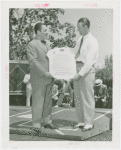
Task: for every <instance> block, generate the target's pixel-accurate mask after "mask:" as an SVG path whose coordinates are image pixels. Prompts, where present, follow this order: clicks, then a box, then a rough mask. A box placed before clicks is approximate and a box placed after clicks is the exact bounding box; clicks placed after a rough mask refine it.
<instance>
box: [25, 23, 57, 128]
mask: <svg viewBox="0 0 121 150" xmlns="http://www.w3.org/2000/svg"><path fill="white" fill-rule="evenodd" d="M35 34H36V37H35V38H34V39H33V40H32V41H31V42H30V43H29V44H28V49H27V56H28V60H29V63H30V66H31V71H30V75H31V84H32V89H33V90H32V122H33V129H37V130H41V125H42V123H44V127H45V128H51V129H56V126H54V125H53V124H52V120H51V115H50V113H51V108H52V86H53V84H54V79H53V77H52V76H51V74H50V73H49V60H48V58H47V56H46V54H47V52H48V50H49V49H50V47H49V44H48V43H47V41H45V39H46V37H47V35H48V33H47V28H46V26H45V25H43V24H41V23H37V24H36V25H35Z"/></svg>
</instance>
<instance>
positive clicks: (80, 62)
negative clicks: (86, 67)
mask: <svg viewBox="0 0 121 150" xmlns="http://www.w3.org/2000/svg"><path fill="white" fill-rule="evenodd" d="M76 63H83V62H82V61H76ZM83 64H84V63H83Z"/></svg>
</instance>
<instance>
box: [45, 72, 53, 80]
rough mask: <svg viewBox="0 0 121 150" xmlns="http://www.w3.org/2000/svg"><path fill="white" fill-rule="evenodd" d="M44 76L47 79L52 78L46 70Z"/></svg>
mask: <svg viewBox="0 0 121 150" xmlns="http://www.w3.org/2000/svg"><path fill="white" fill-rule="evenodd" d="M44 76H45V77H46V78H48V79H51V78H54V77H53V76H52V75H51V74H50V73H49V72H46V73H45V74H44Z"/></svg>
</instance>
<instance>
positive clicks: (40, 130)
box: [32, 127, 42, 132]
mask: <svg viewBox="0 0 121 150" xmlns="http://www.w3.org/2000/svg"><path fill="white" fill-rule="evenodd" d="M32 129H33V131H35V132H42V129H41V128H35V127H33V128H32Z"/></svg>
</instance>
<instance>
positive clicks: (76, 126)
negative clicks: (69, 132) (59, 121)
mask: <svg viewBox="0 0 121 150" xmlns="http://www.w3.org/2000/svg"><path fill="white" fill-rule="evenodd" d="M84 126H85V125H84V124H79V123H78V124H76V125H74V127H73V129H78V128H80V129H82V128H83V127H84Z"/></svg>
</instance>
